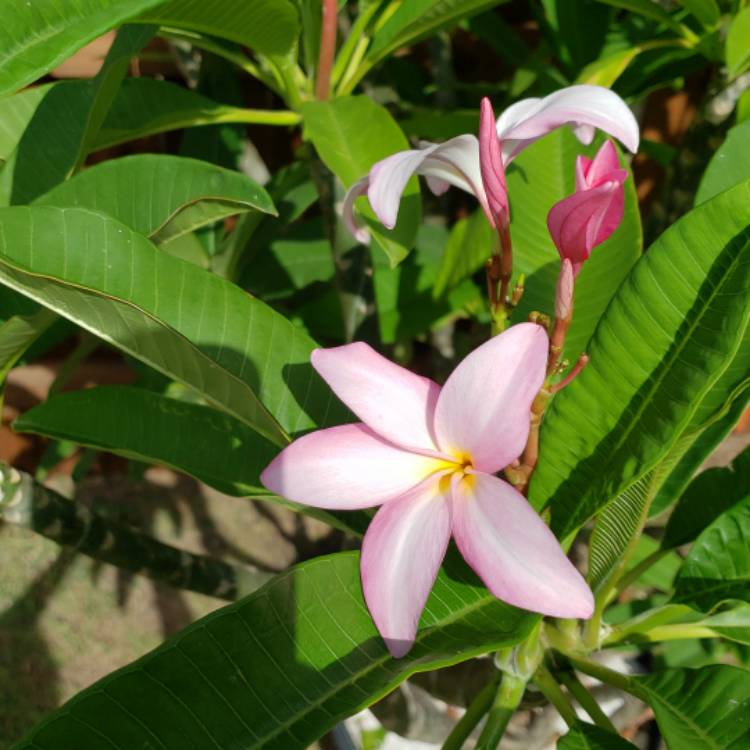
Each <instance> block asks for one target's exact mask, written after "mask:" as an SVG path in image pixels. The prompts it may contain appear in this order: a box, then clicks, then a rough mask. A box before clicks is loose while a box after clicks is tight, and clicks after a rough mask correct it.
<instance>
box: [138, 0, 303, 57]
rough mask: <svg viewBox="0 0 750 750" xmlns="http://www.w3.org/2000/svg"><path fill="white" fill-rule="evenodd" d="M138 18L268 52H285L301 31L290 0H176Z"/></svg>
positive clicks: (283, 53) (292, 44)
mask: <svg viewBox="0 0 750 750" xmlns="http://www.w3.org/2000/svg"><path fill="white" fill-rule="evenodd" d="M137 20H139V21H143V22H145V23H156V24H160V25H161V26H168V27H175V28H179V29H187V30H189V31H198V32H200V33H202V34H210V35H211V36H218V37H221V38H223V39H229V40H231V41H233V42H237V43H238V44H242V45H244V46H245V47H250V48H251V49H253V50H255V51H256V52H260V53H262V54H264V55H285V54H286V53H287V52H289V51H290V50H291V49H292V47H293V46H294V43H295V42H296V41H297V35H298V33H299V15H298V13H297V9H296V8H295V7H294V5H293V4H292V3H291V2H289V0H252V2H242V3H238V2H236V0H211V3H206V2H204V0H173V1H172V2H167V3H164V2H163V3H162V4H161V5H158V6H156V7H153V8H152V9H151V10H148V11H146V12H145V13H143V14H142V15H141V16H140V17H139V18H138V19H137Z"/></svg>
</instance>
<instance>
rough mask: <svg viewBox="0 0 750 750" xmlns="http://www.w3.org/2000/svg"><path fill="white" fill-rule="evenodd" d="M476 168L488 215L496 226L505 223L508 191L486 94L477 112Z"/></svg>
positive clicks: (491, 222) (492, 114)
mask: <svg viewBox="0 0 750 750" xmlns="http://www.w3.org/2000/svg"><path fill="white" fill-rule="evenodd" d="M479 169H480V171H481V173H482V183H483V184H484V192H485V193H486V194H487V209H488V210H486V213H487V218H488V219H489V221H490V224H492V226H493V227H495V228H496V229H500V228H501V227H503V226H507V224H508V219H509V217H508V190H507V188H506V186H505V167H504V166H503V156H502V151H501V149H500V140H499V139H498V137H497V129H496V127H495V113H494V112H493V110H492V104H490V100H489V99H488V98H487V97H486V96H485V97H484V99H482V106H481V109H480V115H479Z"/></svg>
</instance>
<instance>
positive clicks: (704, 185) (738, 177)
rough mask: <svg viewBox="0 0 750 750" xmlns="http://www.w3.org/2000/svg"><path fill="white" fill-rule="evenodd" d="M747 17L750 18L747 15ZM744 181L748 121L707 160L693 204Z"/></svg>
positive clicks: (749, 147) (748, 173) (749, 153)
mask: <svg viewBox="0 0 750 750" xmlns="http://www.w3.org/2000/svg"><path fill="white" fill-rule="evenodd" d="M748 10H750V8H748ZM748 17H749V18H750V15H749V16H748ZM748 33H750V32H748ZM748 178H750V120H748V121H746V122H743V123H740V124H739V125H735V127H733V128H731V129H730V130H729V132H728V133H727V137H726V139H725V141H724V143H722V144H721V146H719V148H718V149H716V153H715V154H714V155H713V156H712V157H711V160H710V161H709V162H708V166H707V167H706V171H705V172H704V173H703V177H702V178H701V182H700V185H699V186H698V191H697V192H696V194H695V205H696V206H699V205H700V204H701V203H705V202H706V201H707V200H710V199H711V198H713V197H714V196H715V195H718V194H719V193H723V192H724V191H725V190H729V188H731V187H734V186H735V185H738V184H739V183H740V182H744V181H745V180H747V179H748Z"/></svg>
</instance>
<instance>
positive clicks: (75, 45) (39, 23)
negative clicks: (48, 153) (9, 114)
mask: <svg viewBox="0 0 750 750" xmlns="http://www.w3.org/2000/svg"><path fill="white" fill-rule="evenodd" d="M160 2H163V0H34V2H19V1H18V0H0V18H2V19H3V23H2V27H1V28H0V94H5V93H8V92H12V91H16V90H17V89H20V88H22V87H23V86H25V85H26V84H28V83H31V82H32V81H34V80H36V79H37V78H39V77H40V76H42V75H44V74H45V73H46V72H47V71H48V70H50V69H52V68H54V67H55V66H56V65H57V64H58V63H61V62H62V61H63V60H65V58H67V57H69V56H70V55H72V54H73V52H75V51H76V50H77V49H79V48H80V47H83V45H84V44H86V43H87V42H90V41H91V40H92V39H95V38H96V37H98V36H100V35H101V34H103V33H104V32H105V31H109V30H110V29H113V28H116V27H117V26H119V25H120V24H121V23H123V21H126V20H127V19H128V18H130V17H132V16H133V15H135V14H137V13H140V12H143V11H145V10H148V9H149V8H153V7H155V6H156V5H158V4H159V3H160Z"/></svg>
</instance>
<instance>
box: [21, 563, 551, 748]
mask: <svg viewBox="0 0 750 750" xmlns="http://www.w3.org/2000/svg"><path fill="white" fill-rule="evenodd" d="M536 621H537V618H536V617H535V616H532V615H528V614H524V613H522V612H520V611H519V610H516V609H513V608H511V607H508V606H507V605H504V604H502V603H501V602H499V601H498V600H497V599H495V598H494V597H492V596H491V595H490V594H488V593H487V591H486V589H485V588H484V587H482V586H480V585H478V582H477V581H476V579H475V578H474V577H473V576H471V575H469V573H468V570H467V569H466V567H465V566H464V565H462V564H461V565H454V564H452V563H451V562H449V563H447V564H446V567H445V570H444V571H442V572H441V573H440V574H439V575H438V578H437V581H436V582H435V586H434V588H433V591H432V594H431V596H430V598H429V600H428V602H427V606H426V608H425V611H424V613H423V614H422V618H421V621H420V629H419V633H418V635H417V640H416V643H415V645H414V647H413V649H412V650H411V651H410V652H409V654H408V655H407V656H406V657H404V658H403V659H393V658H391V657H390V655H389V654H388V652H387V651H386V649H385V646H384V645H383V642H382V640H381V639H380V637H379V636H378V634H377V632H376V630H375V627H374V625H373V624H372V620H371V619H370V615H369V614H368V612H367V610H366V608H365V604H364V601H363V599H362V593H361V585H360V578H359V555H358V554H357V553H353V552H345V553H340V554H337V555H332V556H329V557H323V558H318V559H316V560H312V561H309V562H306V563H302V564H301V565H297V566H295V567H293V568H291V569H290V570H288V571H286V572H285V573H282V574H281V575H279V576H277V577H276V578H275V579H274V580H272V581H271V582H270V583H268V584H267V585H266V586H264V587H263V588H262V589H260V590H259V591H257V592H255V593H254V594H252V595H251V596H249V597H247V598H246V599H244V600H241V601H239V602H238V603H236V604H233V605H230V606H228V607H224V608H223V609H220V610H218V611H217V612H214V613H212V614H210V615H208V617H205V618H203V619H202V620H199V621H198V622H196V623H195V624H193V625H191V626H189V627H187V628H186V629H185V630H183V631H182V632H181V633H179V634H178V635H177V636H175V637H173V638H171V639H170V640H168V641H167V642H166V643H164V644H163V645H162V646H161V647H159V648H158V649H156V650H155V651H152V652H151V653H150V654H147V655H146V656H145V657H143V658H142V659H139V660H138V661H136V662H134V663H133V664H130V665H129V666H127V667H125V668H124V669H122V670H119V671H118V672H115V673H113V674H112V675H110V676H108V677H105V678H104V680H102V681H100V682H98V683H96V684H95V685H93V686H92V687H91V688H89V689H88V690H85V691H83V692H82V693H80V694H79V695H78V696H76V697H75V698H73V699H72V701H70V702H69V703H68V704H67V705H65V706H63V708H62V709H60V710H59V711H57V712H55V713H53V714H52V715H51V716H50V717H49V718H47V719H46V720H45V721H44V722H43V723H42V724H41V725H40V726H38V727H37V728H36V729H34V730H33V731H32V732H31V733H30V734H29V736H28V737H27V738H26V739H25V740H23V741H21V742H20V743H18V744H17V745H15V746H14V748H15V750H23V749H24V748H29V749H30V748H32V747H33V748H36V749H37V750H40V749H41V748H53V747H76V748H80V749H81V750H87V749H88V748H91V750H93V749H94V748H99V747H101V745H102V740H105V741H107V744H108V745H109V744H114V745H119V746H122V747H147V746H153V747H161V748H173V747H175V748H176V747H180V748H188V747H190V748H204V747H205V748H207V747H216V748H224V747H232V748H236V750H255V749H257V750H260V748H263V750H290V749H291V748H303V747H307V746H308V745H309V744H310V743H312V742H313V741H314V740H316V739H317V738H318V737H320V735H322V734H323V733H324V732H326V731H327V730H328V729H330V728H331V727H332V726H334V725H335V724H336V723H337V722H339V721H340V720H342V719H343V718H345V717H347V716H350V715H352V714H353V713H355V712H357V711H359V710H361V709H363V708H365V707H366V706H369V705H371V704H372V703H373V702H375V701H376V700H377V699H379V698H381V697H383V696H384V695H386V694H387V693H388V692H390V691H391V690H392V689H393V688H394V687H395V686H396V685H398V684H399V683H400V682H402V681H403V680H404V679H406V677H408V676H409V675H410V674H413V673H415V672H421V671H427V670H431V669H435V668H437V667H440V666H447V665H449V664H455V663H457V662H460V661H464V660H466V659H468V658H470V657H471V656H475V655H478V654H482V653H486V652H488V651H491V650H495V649H497V648H499V647H503V646H508V645H512V644H514V643H517V642H518V641H519V640H521V639H522V638H523V637H525V636H526V635H527V634H528V633H529V631H530V629H531V627H533V625H534V623H535V622H536Z"/></svg>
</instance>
